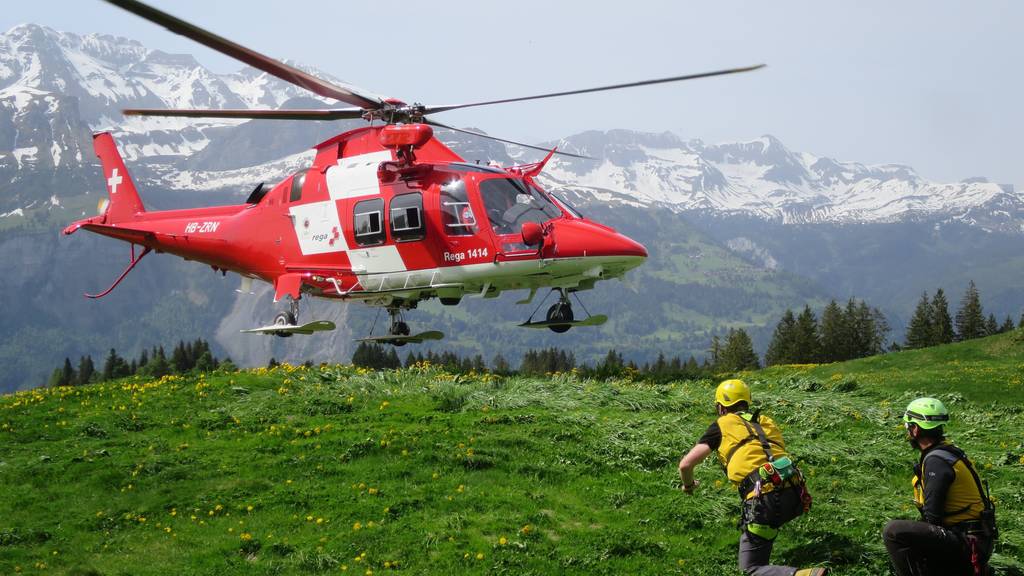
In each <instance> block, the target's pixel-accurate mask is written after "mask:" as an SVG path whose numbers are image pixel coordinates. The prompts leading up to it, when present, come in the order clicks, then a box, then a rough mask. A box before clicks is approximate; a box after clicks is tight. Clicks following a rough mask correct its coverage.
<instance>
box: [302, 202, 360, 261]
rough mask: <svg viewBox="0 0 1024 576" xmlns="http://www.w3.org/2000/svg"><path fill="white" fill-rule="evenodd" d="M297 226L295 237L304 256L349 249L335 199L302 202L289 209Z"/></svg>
mask: <svg viewBox="0 0 1024 576" xmlns="http://www.w3.org/2000/svg"><path fill="white" fill-rule="evenodd" d="M288 213H289V214H290V215H291V217H292V223H293V225H294V226H295V237H296V238H297V239H298V241H299V249H300V250H301V251H302V254H303V255H304V256H308V255H310V254H326V253H328V252H343V251H345V250H347V249H348V244H346V242H345V234H344V233H343V232H342V228H341V222H340V221H339V220H338V206H337V202H335V201H334V200H325V201H323V202H312V203H310V204H300V205H298V206H292V207H290V208H289V209H288Z"/></svg>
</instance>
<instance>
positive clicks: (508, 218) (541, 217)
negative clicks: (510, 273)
mask: <svg viewBox="0 0 1024 576" xmlns="http://www.w3.org/2000/svg"><path fill="white" fill-rule="evenodd" d="M480 198H481V199H482V200H483V204H484V209H485V210H486V211H487V220H488V222H489V223H490V226H491V231H492V232H493V233H494V244H495V246H496V247H497V248H498V250H497V258H498V260H516V259H524V258H535V257H536V256H537V247H536V246H528V245H526V244H525V243H524V242H523V235H522V230H523V224H525V223H526V222H534V223H537V224H544V223H545V222H548V221H549V220H552V219H554V218H560V217H561V216H562V211H561V210H559V209H558V207H557V206H555V204H554V203H552V202H551V200H550V199H548V198H547V196H545V195H544V194H543V193H541V192H540V190H538V189H537V188H536V187H534V186H532V185H530V184H528V183H527V182H525V181H524V180H521V179H518V178H491V179H488V180H484V181H483V182H480Z"/></svg>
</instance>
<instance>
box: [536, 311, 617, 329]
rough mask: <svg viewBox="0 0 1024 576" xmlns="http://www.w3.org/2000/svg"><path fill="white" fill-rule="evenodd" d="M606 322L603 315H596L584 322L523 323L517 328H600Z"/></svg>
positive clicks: (541, 321)
mask: <svg viewBox="0 0 1024 576" xmlns="http://www.w3.org/2000/svg"><path fill="white" fill-rule="evenodd" d="M607 321H608V317H607V316H605V315H604V314H598V315H596V316H590V317H589V318H587V319H586V320H573V321H571V322H559V321H557V320H538V321H536V322H523V323H522V324H520V325H519V326H521V327H523V328H551V327H555V328H561V327H563V326H564V327H566V328H571V327H573V326H600V325H602V324H604V323H605V322H607Z"/></svg>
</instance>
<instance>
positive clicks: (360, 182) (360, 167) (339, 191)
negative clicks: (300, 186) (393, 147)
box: [325, 150, 391, 200]
mask: <svg viewBox="0 0 1024 576" xmlns="http://www.w3.org/2000/svg"><path fill="white" fill-rule="evenodd" d="M389 160H391V151H390V150H382V151H380V152H370V153H369V154H358V155H356V156H349V157H347V158H340V159H338V163H337V164H335V165H334V166H331V167H330V168H328V169H327V173H326V175H325V178H326V179H327V192H328V193H329V194H330V195H331V199H332V200H341V199H343V198H355V197H356V196H370V195H379V194H380V179H378V178H377V167H378V166H380V163H381V162H387V161H389Z"/></svg>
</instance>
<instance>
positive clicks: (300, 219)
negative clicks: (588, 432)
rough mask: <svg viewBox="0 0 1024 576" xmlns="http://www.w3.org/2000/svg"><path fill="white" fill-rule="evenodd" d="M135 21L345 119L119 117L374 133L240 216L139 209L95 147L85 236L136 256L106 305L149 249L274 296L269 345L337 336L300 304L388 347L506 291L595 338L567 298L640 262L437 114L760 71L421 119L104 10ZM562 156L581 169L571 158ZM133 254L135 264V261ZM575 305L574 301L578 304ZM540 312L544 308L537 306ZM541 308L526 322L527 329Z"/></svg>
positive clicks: (165, 22) (175, 27)
mask: <svg viewBox="0 0 1024 576" xmlns="http://www.w3.org/2000/svg"><path fill="white" fill-rule="evenodd" d="M108 2H110V3H111V4H114V5H116V6H119V7H121V8H123V9H125V10H127V11H129V12H132V13H134V14H137V15H138V16H141V17H143V18H145V19H147V20H150V21H151V22H154V23H156V24H159V25H162V26H164V27H166V28H167V29H168V30H170V31H172V32H175V33H177V34H181V35H183V36H186V37H188V38H191V39H193V40H195V41H197V42H199V43H200V44H203V45H205V46H207V47H209V48H212V49H214V50H217V51H219V52H222V53H224V54H226V55H228V56H232V57H234V58H236V59H238V60H240V61H242V62H244V63H246V64H249V65H250V66H253V67H255V68H258V69H260V70H263V71H265V72H267V73H269V74H272V75H274V76H276V77H278V78H280V79H282V80H285V81H288V82H290V83H292V84H295V85H297V86H300V87H302V88H305V89H307V90H309V91H311V92H313V93H315V94H318V95H320V96H322V97H325V98H330V99H334V100H338V101H340V102H344V103H346V104H350V105H352V106H353V107H348V108H333V109H320V110H195V109H190V110H181V109H177V110H163V109H132V110H125V111H124V113H125V114H128V115H140V116H177V117H191V118H235V119H287V120H321V121H322V120H337V119H353V118H354V119H358V118H363V119H365V120H367V121H368V122H369V125H368V126H366V127H363V128H358V129H355V130H351V131H349V132H345V133H344V134H340V135H338V136H335V137H334V138H331V139H329V140H327V141H325V142H321V143H320V144H317V145H316V146H315V149H316V156H315V159H314V160H313V163H312V166H310V167H309V168H308V169H307V170H302V171H300V172H298V173H296V174H294V175H292V176H290V177H288V178H286V179H285V180H284V181H282V182H280V183H278V184H277V185H276V186H273V187H266V186H264V185H263V184H260V185H259V186H257V187H256V189H255V190H253V192H252V193H251V194H250V195H249V197H248V199H247V200H246V201H245V203H243V204H238V205H233V206H218V207H211V208H196V209H186V210H166V211H158V212H154V211H147V210H146V209H145V207H144V206H143V203H142V200H141V199H140V197H139V194H138V191H137V190H136V188H135V185H134V183H133V182H132V180H131V177H130V176H129V174H128V170H127V168H126V167H125V164H124V161H123V160H122V158H121V156H120V154H119V153H118V151H117V147H116V145H115V143H114V140H113V138H112V137H111V135H110V134H109V133H100V134H96V135H95V136H94V147H95V150H96V154H97V156H98V157H99V159H100V162H101V164H102V166H103V174H104V177H105V178H106V182H107V189H108V192H109V199H108V200H106V201H104V202H103V203H101V207H100V213H99V215H97V216H93V217H91V218H86V219H84V220H79V221H77V222H74V223H72V224H71V225H70V226H68V227H67V228H65V229H64V234H71V233H73V232H75V231H77V230H79V229H85V230H88V231H90V232H95V233H97V234H102V235H104V236H109V237H111V238H116V239H119V240H124V241H126V242H129V243H130V244H131V249H132V250H131V261H130V263H129V264H128V267H127V268H126V269H125V270H124V272H123V273H122V274H121V275H120V276H119V277H118V278H117V279H116V280H115V281H114V283H113V284H112V285H111V286H110V287H109V288H108V289H107V290H105V291H103V292H101V293H99V294H95V295H90V294H87V296H88V297H90V298H100V297H103V296H105V295H107V294H109V293H110V292H111V291H112V290H113V289H114V288H115V287H116V286H117V285H118V284H119V283H120V282H121V281H122V280H123V279H124V278H125V276H127V275H128V273H129V272H131V270H132V269H133V268H134V267H135V265H136V264H138V262H139V261H140V260H142V258H143V257H145V256H146V255H147V254H149V253H150V252H151V251H154V250H155V251H157V252H167V253H170V254H174V255H176V256H180V257H183V258H186V259H188V260H195V261H198V262H203V263H206V264H208V265H210V266H212V267H213V269H214V270H215V271H219V272H221V273H223V274H226V273H227V272H234V273H237V274H239V275H241V276H242V278H243V290H244V291H247V290H248V288H249V285H251V282H252V280H254V279H257V280H262V281H265V282H269V283H271V284H273V286H274V302H278V301H280V300H282V299H287V300H288V301H289V307H288V310H286V311H283V312H280V313H279V314H277V316H276V317H275V318H274V320H273V323H272V324H270V325H268V326H263V327H260V328H254V329H251V330H244V331H243V332H253V333H263V334H271V335H276V336H291V335H293V334H312V333H314V332H318V331H322V330H332V329H334V328H335V325H334V323H332V322H330V321H324V320H321V321H315V322H310V323H306V324H300V323H299V321H298V301H299V299H300V298H301V297H302V296H303V295H307V296H317V297H322V298H334V299H339V300H357V301H362V302H364V303H366V304H369V305H371V306H379V307H383V308H385V309H386V310H387V312H388V314H389V317H390V323H389V327H388V330H387V334H385V335H380V336H373V335H370V336H369V337H368V338H363V339H362V340H371V341H378V342H383V343H388V344H394V345H403V344H405V343H408V342H422V341H424V340H436V339H440V338H442V337H443V334H441V333H440V332H437V331H426V332H420V333H416V334H413V333H411V330H410V329H409V326H408V324H406V322H405V321H404V318H403V311H405V310H408V309H412V308H415V307H416V306H417V304H418V303H419V302H420V301H423V300H426V299H429V298H435V297H436V298H439V299H440V301H441V303H442V304H445V305H455V304H458V303H459V301H460V300H461V299H462V297H463V296H465V295H468V294H469V295H471V294H477V295H480V296H482V297H485V298H489V297H494V296H497V295H498V294H500V293H501V292H503V291H506V290H521V289H522V290H529V295H528V296H527V297H526V298H525V299H523V300H521V301H520V302H519V303H520V304H527V303H530V302H532V301H533V299H534V296H535V295H536V293H537V291H538V290H539V289H541V288H550V289H551V290H552V292H553V293H556V294H557V295H558V297H557V301H556V302H555V303H554V304H552V305H551V307H550V308H548V310H547V314H546V315H545V317H544V319H543V320H536V321H535V320H533V315H531V316H530V318H529V319H528V320H527V321H526V322H524V323H523V324H521V326H525V327H530V328H549V329H551V330H553V331H555V332H565V331H567V330H569V329H570V328H571V327H573V326H595V325H600V324H602V323H604V322H605V321H606V320H607V317H606V316H603V315H595V316H591V315H589V313H588V317H587V318H584V319H577V318H576V316H575V314H574V312H573V308H572V303H571V302H570V299H569V295H570V294H573V293H575V292H578V291H582V290H588V289H590V288H593V286H594V284H595V283H596V282H597V281H598V280H605V279H609V278H617V277H621V276H623V275H624V274H625V273H626V272H627V271H628V270H630V269H632V268H635V267H637V266H639V265H640V264H641V263H643V261H644V259H645V258H646V257H647V251H646V249H645V248H644V247H643V246H642V245H640V244H639V243H637V242H635V241H633V240H631V239H630V238H628V237H626V236H624V235H622V234H619V233H618V232H616V231H615V230H614V229H612V228H609V227H607V226H603V225H601V224H599V223H597V222H593V221H591V220H588V219H586V218H583V217H582V216H580V214H579V213H578V212H576V211H575V210H574V209H573V208H572V207H571V206H570V205H569V204H568V203H566V202H565V201H564V200H561V199H559V198H558V197H556V196H554V195H552V194H550V193H548V192H546V191H544V190H543V189H542V188H541V187H540V186H539V185H538V183H537V181H536V176H537V175H538V174H539V173H540V172H541V170H542V169H543V168H544V165H545V164H546V163H547V162H548V160H550V159H551V156H552V155H553V154H555V153H559V154H565V153H564V152H557V151H555V150H551V151H549V153H548V155H547V156H546V157H545V158H544V160H543V161H541V162H537V163H534V164H526V165H518V166H511V167H506V168H501V167H493V166H485V165H479V164H471V163H467V162H465V161H464V160H463V159H462V158H460V157H459V156H458V155H457V154H456V153H455V152H453V151H452V150H450V149H449V148H448V147H446V146H445V145H444V144H442V143H441V142H440V141H439V140H438V139H437V138H435V137H434V135H433V129H432V127H439V128H444V129H448V130H453V131H456V132H465V133H469V134H474V135H476V136H481V137H485V138H492V139H494V140H499V141H501V142H506V143H512V144H517V145H520V146H526V147H529V148H536V147H534V146H529V145H525V144H521V143H518V142H512V141H509V140H503V139H500V138H494V137H492V136H487V135H484V134H478V133H476V132H472V131H467V130H461V129H458V128H454V127H452V126H447V125H445V124H442V123H440V122H438V121H436V120H434V119H433V118H431V117H430V115H432V114H436V113H439V112H444V111H448V110H455V109H460V108H468V107H473V106H486V105H492V104H501V103H507V102H519V101H523V100H535V99H540V98H550V97H555V96H566V95H570V94H581V93H586V92H597V91H602V90H614V89H619V88H628V87H634V86H643V85H648V84H657V83H664V82H676V81H681V80H689V79H694V78H704V77H709V76H720V75H725V74H734V73H738V72H746V71H750V70H754V69H757V68H760V67H762V66H763V65H758V66H750V67H745V68H735V69H729V70H719V71H714V72H706V73H701V74H690V75H686V76H677V77H672V78H662V79H657V80H646V81H641V82H633V83H628V84H618V85H613V86H603V87H598V88H588V89H583V90H572V91H566V92H558V93H551V94H541V95H535V96H526V97H520V98H508V99H502V100H492V101H486V102H475V103H469V104H456V105H442V106H431V105H423V104H418V103H414V104H407V103H405V102H403V101H401V100H398V99H394V98H381V97H378V96H375V95H372V94H369V93H367V92H364V91H361V90H358V89H356V88H354V87H352V86H347V85H344V86H342V85H337V84H334V83H330V82H327V81H325V80H323V79H321V78H317V77H315V76H312V75H310V74H307V73H306V72H303V71H301V70H299V69H297V68H294V67H292V66H289V65H287V64H284V63H282V62H280V61H277V60H274V59H272V58H269V57H267V56H264V55H262V54H259V53H257V52H255V51H253V50H250V49H248V48H246V47H243V46H240V45H238V44H235V43H234V42H231V41H229V40H227V39H225V38H222V37H220V36H217V35H215V34H213V33H211V32H208V31H206V30H203V29H201V28H199V27H197V26H195V25H193V24H190V23H188V22H185V21H183V20H181V19H178V18H176V17H174V16H171V15H170V14H167V13H165V12H162V11H160V10H158V9H156V8H153V7H151V6H149V5H146V4H144V3H142V2H138V1H136V0H108ZM566 155H568V156H576V155H573V154H566ZM136 246H139V247H141V252H139V253H136ZM576 298H577V299H578V296H577V297H576ZM541 305H543V303H542V304H541ZM539 308H540V306H538V308H537V310H535V311H534V315H536V313H537V311H538V310H539Z"/></svg>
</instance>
